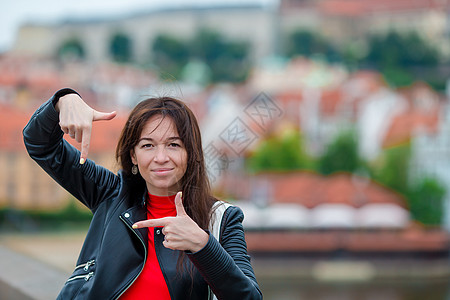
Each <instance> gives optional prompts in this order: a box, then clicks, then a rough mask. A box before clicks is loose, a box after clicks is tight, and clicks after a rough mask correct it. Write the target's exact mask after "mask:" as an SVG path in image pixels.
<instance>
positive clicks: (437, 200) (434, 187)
mask: <svg viewBox="0 0 450 300" xmlns="http://www.w3.org/2000/svg"><path fill="white" fill-rule="evenodd" d="M445 194H446V190H445V188H444V186H443V185H442V184H441V183H440V182H438V181H437V180H436V179H433V178H424V179H423V180H422V182H420V184H418V185H417V186H414V187H412V188H411V189H410V191H409V195H408V202H409V209H410V212H411V217H412V218H413V219H414V220H416V221H419V222H421V223H422V224H425V225H440V224H442V221H443V216H444V213H443V211H444V197H445Z"/></svg>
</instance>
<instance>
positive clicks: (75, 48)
mask: <svg viewBox="0 0 450 300" xmlns="http://www.w3.org/2000/svg"><path fill="white" fill-rule="evenodd" d="M57 55H58V58H59V59H63V60H65V59H84V58H85V56H86V53H85V50H84V47H83V44H82V42H81V41H80V40H79V39H77V38H72V39H69V40H67V41H65V42H64V43H63V44H62V45H61V46H60V47H59V49H58V54H57Z"/></svg>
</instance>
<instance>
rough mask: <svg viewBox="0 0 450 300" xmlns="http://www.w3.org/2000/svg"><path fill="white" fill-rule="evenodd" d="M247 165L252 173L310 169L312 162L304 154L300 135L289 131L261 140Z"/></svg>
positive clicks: (295, 131)
mask: <svg viewBox="0 0 450 300" xmlns="http://www.w3.org/2000/svg"><path fill="white" fill-rule="evenodd" d="M247 165H248V167H249V169H250V170H251V171H253V172H264V171H292V170H300V169H308V168H310V167H311V166H312V160H311V159H310V158H309V157H308V155H307V154H306V153H305V150H304V146H303V140H302V137H301V135H300V133H299V132H298V131H297V130H289V131H286V132H284V133H283V134H282V135H280V136H271V137H268V138H266V139H265V140H263V141H262V142H261V144H260V146H259V147H258V149H257V150H256V151H255V152H254V153H252V155H251V156H250V157H248V159H247Z"/></svg>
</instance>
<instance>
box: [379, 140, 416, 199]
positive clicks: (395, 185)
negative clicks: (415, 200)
mask: <svg viewBox="0 0 450 300" xmlns="http://www.w3.org/2000/svg"><path fill="white" fill-rule="evenodd" d="M410 157H411V151H410V144H409V143H407V144H403V145H399V146H395V147H391V148H388V149H385V150H384V151H383V153H382V154H381V156H380V158H379V160H378V162H377V163H376V165H375V166H374V167H373V168H372V173H373V174H372V176H373V178H374V179H375V180H376V181H378V182H380V183H381V184H383V185H385V186H387V187H389V188H391V189H393V190H395V191H398V192H399V193H401V194H403V195H404V196H407V195H408V191H409V186H408V174H409V161H410Z"/></svg>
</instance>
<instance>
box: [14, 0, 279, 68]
mask: <svg viewBox="0 0 450 300" xmlns="http://www.w3.org/2000/svg"><path fill="white" fill-rule="evenodd" d="M273 25H274V12H273V10H272V9H271V8H268V7H262V6H259V5H257V6H255V5H238V6H230V5H226V6H210V7H209V6H208V7H187V8H171V9H160V10H154V11H148V12H139V13H135V14H132V15H129V16H124V17H121V18H111V19H94V20H83V19H80V20H67V21H65V22H63V23H61V24H26V25H24V26H22V27H21V29H20V30H19V33H18V36H17V39H16V42H15V45H14V47H13V49H12V52H14V53H18V54H25V55H37V56H44V57H54V56H56V54H57V53H58V49H60V47H61V46H62V45H63V44H64V43H66V42H68V41H74V40H76V41H79V42H80V45H81V47H82V49H83V51H84V53H85V55H86V59H87V60H88V61H95V62H98V61H105V60H110V59H111V53H110V47H111V41H112V39H113V37H114V36H115V35H117V34H123V35H126V36H127V37H129V38H130V40H131V49H132V52H133V53H132V56H133V58H134V60H135V61H137V62H140V63H146V62H149V61H150V58H151V54H152V48H151V47H152V44H153V40H154V39H155V38H156V37H157V36H158V35H159V34H169V35H171V36H174V37H177V38H180V39H181V40H184V39H188V38H190V37H193V36H194V34H196V33H197V31H198V30H199V29H202V28H206V29H211V30H215V31H217V32H220V33H222V34H223V35H224V36H225V37H226V38H230V39H232V40H239V41H246V42H249V43H250V44H251V46H252V49H253V53H252V55H253V58H262V57H265V56H267V55H269V54H270V53H272V52H273V49H272V47H273V46H274V45H273V44H272V40H273V38H271V37H270V36H271V35H274V34H275V32H274V26H273Z"/></svg>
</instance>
